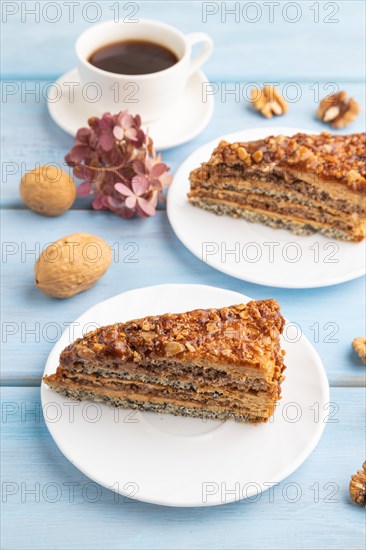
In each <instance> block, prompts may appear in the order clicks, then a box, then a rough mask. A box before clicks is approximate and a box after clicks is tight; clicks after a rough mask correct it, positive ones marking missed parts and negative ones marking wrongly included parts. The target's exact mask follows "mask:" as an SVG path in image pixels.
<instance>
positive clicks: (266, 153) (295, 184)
mask: <svg viewBox="0 0 366 550" xmlns="http://www.w3.org/2000/svg"><path fill="white" fill-rule="evenodd" d="M365 159H366V135H365V134H352V135H348V136H347V135H342V136H335V135H331V134H327V133H323V134H321V135H307V134H301V133H299V134H296V135H294V136H292V137H286V136H269V137H268V138H265V139H261V140H257V141H252V142H245V143H244V142H243V143H239V142H238V143H228V142H226V141H222V142H220V143H219V145H218V146H217V147H216V149H215V150H214V151H213V153H212V155H211V158H210V159H209V160H208V162H204V163H203V164H202V165H201V167H198V168H196V169H195V170H193V171H192V172H191V174H190V184H191V190H190V193H188V198H189V200H190V201H191V202H192V204H194V205H196V206H199V207H200V208H204V209H206V210H209V211H211V212H215V213H216V214H228V215H231V216H234V217H243V218H245V219H247V220H249V221H255V222H262V223H265V224H266V225H269V226H271V227H281V228H287V229H290V230H291V231H293V232H295V233H297V234H301V235H305V234H310V233H312V232H315V231H319V232H321V233H323V234H325V235H327V236H330V237H332V238H336V239H342V240H349V241H360V240H362V239H364V238H365V237H366V196H365V192H366V162H365Z"/></svg>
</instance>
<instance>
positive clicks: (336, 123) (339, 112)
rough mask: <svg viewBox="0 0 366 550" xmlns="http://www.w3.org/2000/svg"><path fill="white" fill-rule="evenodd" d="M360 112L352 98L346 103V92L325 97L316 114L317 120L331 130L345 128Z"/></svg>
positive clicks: (358, 106)
mask: <svg viewBox="0 0 366 550" xmlns="http://www.w3.org/2000/svg"><path fill="white" fill-rule="evenodd" d="M360 110H361V107H360V105H359V104H358V103H357V101H356V100H355V99H353V98H352V97H351V98H350V99H349V100H348V101H347V92H345V91H341V92H337V93H336V94H332V95H330V96H327V97H325V98H324V99H323V100H322V101H321V102H320V104H319V107H318V110H317V112H316V114H317V116H318V118H320V120H322V121H323V122H328V123H329V124H330V125H331V126H333V128H345V127H346V126H348V124H350V123H351V122H353V121H354V120H355V119H356V118H357V116H358V114H359V112H360Z"/></svg>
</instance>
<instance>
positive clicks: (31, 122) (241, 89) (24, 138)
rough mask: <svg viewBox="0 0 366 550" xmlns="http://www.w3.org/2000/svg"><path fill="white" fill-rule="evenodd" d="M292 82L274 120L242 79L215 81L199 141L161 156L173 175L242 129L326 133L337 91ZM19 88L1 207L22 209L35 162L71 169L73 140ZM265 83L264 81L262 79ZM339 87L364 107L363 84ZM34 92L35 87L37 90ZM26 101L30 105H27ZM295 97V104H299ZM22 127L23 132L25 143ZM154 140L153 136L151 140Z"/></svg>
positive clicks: (85, 203) (10, 107)
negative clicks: (325, 101) (330, 98)
mask: <svg viewBox="0 0 366 550" xmlns="http://www.w3.org/2000/svg"><path fill="white" fill-rule="evenodd" d="M291 81H292V79H290V78H289V79H288V80H287V81H282V82H280V83H279V89H280V90H281V92H283V93H284V94H285V95H287V97H288V99H289V100H291V103H290V104H289V112H288V113H287V114H286V116H283V117H275V118H273V119H271V120H268V119H265V118H263V117H262V116H261V115H260V114H258V113H257V112H255V111H254V110H253V109H252V107H251V106H250V104H249V103H248V100H247V97H248V96H247V95H246V94H247V93H248V89H247V88H246V87H245V86H244V85H243V82H242V81H238V82H224V81H223V80H219V81H217V82H215V83H214V84H215V86H214V87H213V88H212V93H213V94H214V98H215V111H214V115H213V118H212V120H211V122H210V123H209V125H208V126H207V128H206V129H205V130H204V131H203V132H202V133H201V134H200V135H199V136H198V137H196V138H195V139H193V140H192V141H190V142H189V143H186V144H185V145H182V146H180V147H176V148H174V149H170V150H168V151H165V152H164V153H163V159H164V160H165V161H166V162H167V163H168V164H169V166H170V167H171V169H172V172H173V173H174V171H175V170H176V169H177V168H178V166H179V165H180V164H181V163H182V162H183V160H185V158H186V157H187V156H188V155H189V154H191V153H192V152H193V151H194V150H195V149H196V148H198V147H199V146H200V145H203V144H204V143H207V142H208V141H210V140H212V139H215V138H218V137H220V136H222V135H223V134H227V133H231V132H235V131H237V130H241V129H244V128H255V127H273V128H274V127H275V126H279V125H280V126H281V125H282V126H290V127H294V128H305V129H306V128H308V129H310V130H313V131H314V132H321V131H323V130H328V129H329V126H326V125H324V124H323V123H322V122H321V121H319V120H317V119H316V117H315V111H316V107H317V103H318V100H319V98H322V97H324V96H325V95H327V94H329V93H330V92H331V91H332V89H333V87H326V86H327V85H326V84H324V83H319V84H315V79H314V81H313V82H308V83H307V84H301V85H300V84H297V83H296V82H295V83H294V84H292V85H289V82H291ZM48 83H49V81H48V82H47V81H29V82H28V81H27V82H26V83H25V84H26V85H27V86H28V88H30V87H32V86H33V87H36V86H39V90H40V93H41V91H42V90H43V89H45V87H46V86H47V84H48ZM15 84H16V90H17V91H16V93H15V94H14V95H9V96H8V97H7V100H6V106H5V108H4V109H3V110H2V128H3V129H4V136H3V145H2V147H3V155H2V156H3V163H2V171H3V177H2V193H1V204H2V206H5V207H14V206H15V207H17V208H18V207H19V206H20V207H23V206H24V205H22V203H21V202H20V199H19V191H18V187H19V181H20V178H21V176H22V174H24V173H25V172H26V171H27V170H32V169H33V168H34V167H35V166H36V165H37V164H56V165H57V166H61V168H64V169H68V167H66V166H65V164H64V156H65V154H66V153H67V152H68V151H69V149H70V148H71V146H72V142H73V140H72V138H71V136H69V135H67V134H66V133H64V132H63V131H62V130H60V129H59V128H58V127H57V126H56V125H55V124H54V122H53V121H52V120H51V119H50V117H49V115H48V112H47V108H46V105H45V101H44V99H43V98H40V101H38V99H39V98H38V96H37V95H28V96H26V97H23V98H22V95H23V92H22V86H23V84H22V82H21V81H18V82H16V83H15ZM262 84H263V81H262ZM335 87H336V88H338V89H344V90H347V92H348V93H349V94H350V95H351V96H353V97H355V98H356V99H357V100H358V101H359V102H360V103H361V105H365V104H366V96H365V93H366V92H365V88H364V86H363V85H362V84H354V83H350V82H341V81H339V80H336V81H335ZM34 89H36V88H34ZM25 99H26V101H24V100H25ZM295 99H296V101H295ZM19 128H21V129H22V130H21V141H20V133H19ZM364 128H365V118H364V116H362V115H361V116H359V117H358V119H357V120H356V121H355V122H354V123H353V124H352V125H350V126H349V127H347V128H345V129H344V130H342V132H343V133H349V132H361V131H363V130H364ZM153 137H154V136H152V138H153ZM89 204H90V201H89V200H87V199H85V198H84V199H78V200H77V202H76V203H75V205H74V208H86V207H89Z"/></svg>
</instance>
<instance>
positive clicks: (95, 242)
mask: <svg viewBox="0 0 366 550" xmlns="http://www.w3.org/2000/svg"><path fill="white" fill-rule="evenodd" d="M111 261H112V250H111V248H110V247H109V245H108V244H107V243H106V242H105V241H103V240H102V239H100V238H99V237H95V236H94V235H89V234H88V233H73V234H72V235H68V236H67V237H63V238H62V239H59V240H58V241H56V242H54V243H52V244H50V245H49V246H48V247H47V248H46V249H45V250H43V251H42V253H41V254H40V256H39V258H38V260H37V262H36V264H35V266H34V273H35V285H36V287H37V288H39V289H40V290H42V291H43V292H45V293H46V294H49V295H50V296H54V297H55V298H69V297H70V296H74V295H75V294H78V293H79V292H83V291H84V290H87V289H88V288H90V287H91V286H93V285H94V283H96V282H97V281H98V280H99V279H100V278H101V277H102V276H103V275H104V273H105V272H106V271H107V269H108V267H109V266H110V263H111Z"/></svg>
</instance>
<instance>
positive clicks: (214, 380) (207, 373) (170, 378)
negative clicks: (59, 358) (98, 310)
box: [69, 361, 278, 392]
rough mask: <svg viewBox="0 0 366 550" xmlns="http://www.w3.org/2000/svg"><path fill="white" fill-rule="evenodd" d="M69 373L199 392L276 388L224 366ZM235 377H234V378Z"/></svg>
mask: <svg viewBox="0 0 366 550" xmlns="http://www.w3.org/2000/svg"><path fill="white" fill-rule="evenodd" d="M69 372H71V373H88V374H96V375H100V376H104V377H108V378H111V379H122V380H142V381H144V382H148V383H152V384H165V385H170V386H172V387H176V388H185V389H190V388H191V389H194V390H199V389H200V388H203V387H208V386H209V385H210V384H211V385H212V386H214V387H215V388H219V389H220V388H222V389H223V390H225V391H247V390H248V389H253V390H255V391H259V390H261V391H268V392H274V391H276V390H277V387H278V378H274V379H273V380H269V379H268V380H266V379H265V378H258V377H256V374H257V373H256V371H254V372H253V369H245V372H243V369H241V371H240V369H237V370H235V372H232V371H229V372H227V371H226V370H225V365H215V366H213V367H210V366H208V365H204V366H201V365H192V364H187V363H182V362H178V361H169V362H166V363H161V364H146V365H144V364H141V363H140V364H139V365H138V368H137V369H136V364H131V363H128V364H118V365H114V364H113V363H111V364H110V365H108V366H106V365H99V364H98V362H97V361H96V362H95V363H91V362H84V363H80V364H75V365H72V367H70V369H69ZM236 374H237V376H236Z"/></svg>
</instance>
